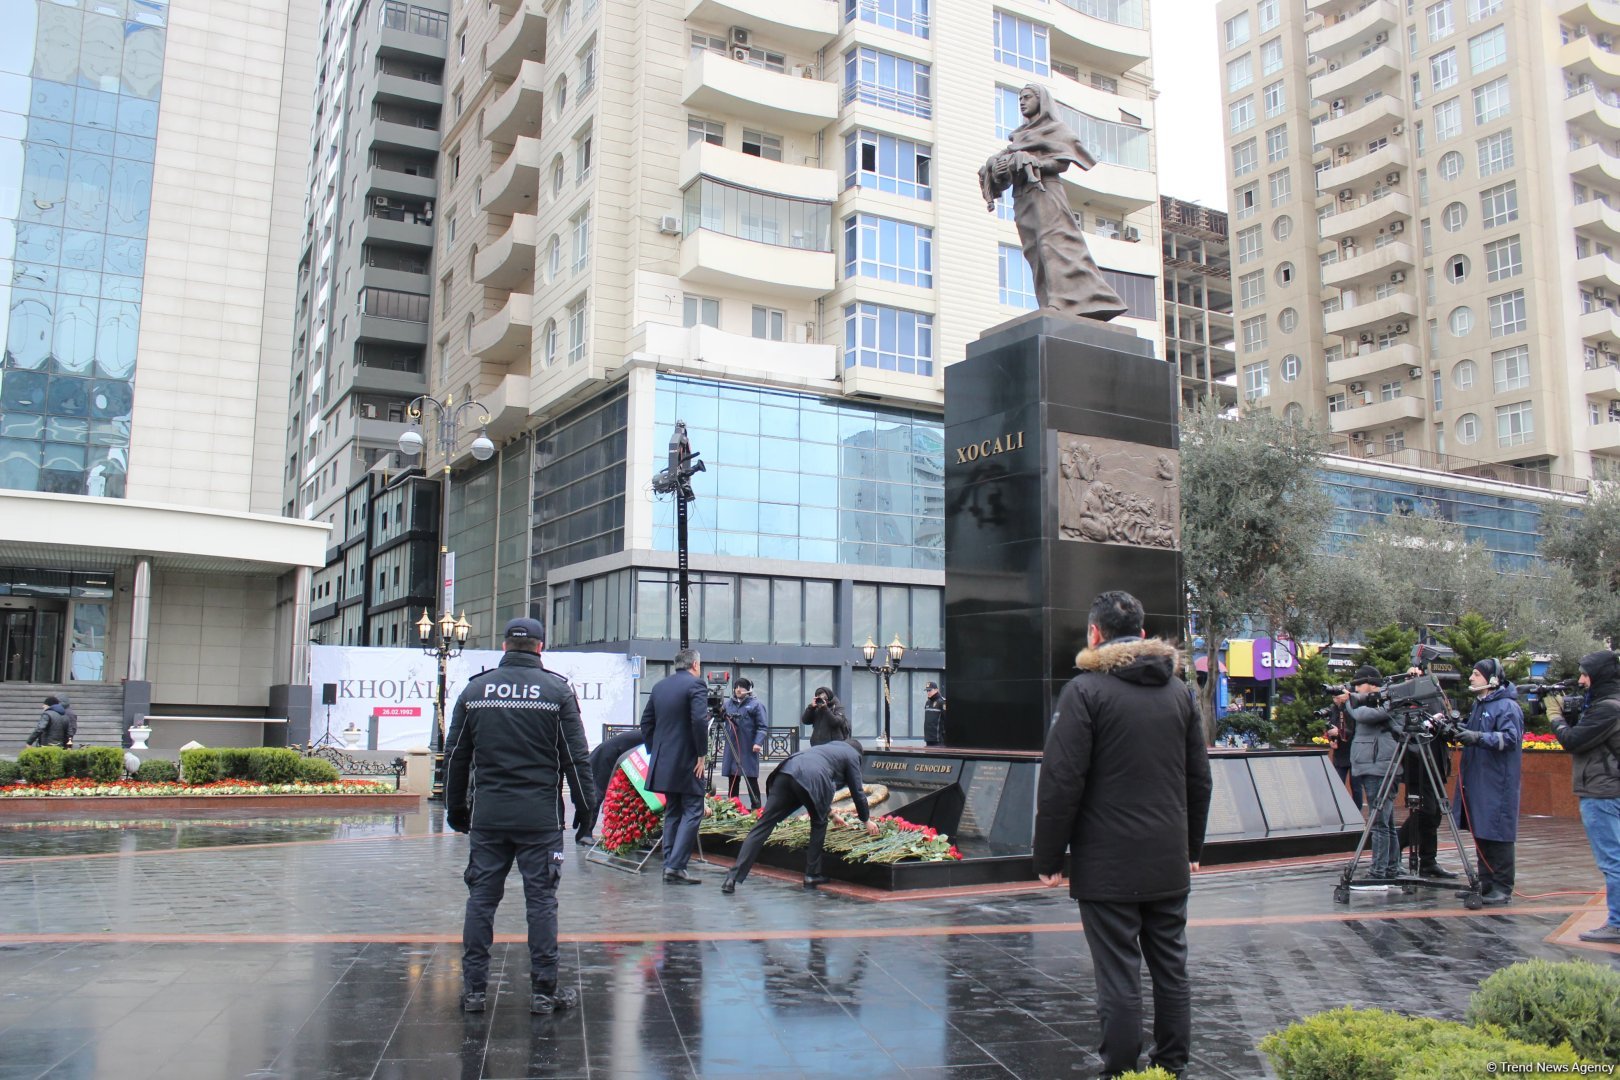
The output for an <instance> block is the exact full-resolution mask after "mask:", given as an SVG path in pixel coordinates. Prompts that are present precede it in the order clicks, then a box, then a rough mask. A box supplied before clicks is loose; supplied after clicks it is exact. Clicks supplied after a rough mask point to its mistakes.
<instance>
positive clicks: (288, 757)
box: [252, 746, 304, 784]
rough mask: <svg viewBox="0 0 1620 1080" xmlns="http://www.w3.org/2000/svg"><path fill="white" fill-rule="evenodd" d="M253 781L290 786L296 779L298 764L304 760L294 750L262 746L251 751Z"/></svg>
mask: <svg viewBox="0 0 1620 1080" xmlns="http://www.w3.org/2000/svg"><path fill="white" fill-rule="evenodd" d="M252 760H253V779H255V780H258V781H260V782H262V783H266V784H291V783H293V782H294V781H296V780H297V779H298V763H299V762H301V761H303V760H304V757H303V755H302V754H300V753H299V752H298V751H296V750H289V749H287V748H286V747H282V746H264V747H260V748H258V749H256V750H254V751H253V759H252Z"/></svg>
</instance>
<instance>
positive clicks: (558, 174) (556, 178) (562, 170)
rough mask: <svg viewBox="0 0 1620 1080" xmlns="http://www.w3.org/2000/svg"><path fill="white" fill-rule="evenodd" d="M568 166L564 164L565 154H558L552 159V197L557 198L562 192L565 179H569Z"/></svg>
mask: <svg viewBox="0 0 1620 1080" xmlns="http://www.w3.org/2000/svg"><path fill="white" fill-rule="evenodd" d="M567 176H568V167H567V166H566V165H564V164H563V156H562V155H561V154H558V155H557V156H556V157H555V158H553V159H552V161H551V197H552V198H553V199H555V198H556V197H557V196H559V195H561V194H562V189H563V181H564V180H565V179H567Z"/></svg>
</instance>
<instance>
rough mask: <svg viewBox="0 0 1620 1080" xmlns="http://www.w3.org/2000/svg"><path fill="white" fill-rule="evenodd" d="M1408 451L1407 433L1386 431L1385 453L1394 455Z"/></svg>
mask: <svg viewBox="0 0 1620 1080" xmlns="http://www.w3.org/2000/svg"><path fill="white" fill-rule="evenodd" d="M1405 449H1406V432H1404V431H1386V432H1385V433H1384V453H1386V454H1393V453H1394V452H1395V451H1397V450H1405Z"/></svg>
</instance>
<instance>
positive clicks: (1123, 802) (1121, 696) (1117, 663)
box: [1035, 638, 1211, 903]
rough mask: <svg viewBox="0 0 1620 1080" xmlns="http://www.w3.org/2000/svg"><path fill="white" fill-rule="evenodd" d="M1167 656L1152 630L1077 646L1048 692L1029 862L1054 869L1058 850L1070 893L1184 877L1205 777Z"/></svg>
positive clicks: (1114, 891) (1141, 896) (1199, 739)
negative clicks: (1059, 687) (1051, 704)
mask: <svg viewBox="0 0 1620 1080" xmlns="http://www.w3.org/2000/svg"><path fill="white" fill-rule="evenodd" d="M1177 657H1178V654H1177V651H1176V648H1175V646H1173V645H1171V644H1170V643H1169V642H1165V641H1159V640H1157V639H1144V638H1119V639H1116V640H1114V641H1110V642H1108V643H1107V644H1105V645H1102V646H1099V647H1098V648H1095V649H1086V650H1085V651H1083V652H1081V653H1080V655H1079V656H1078V657H1076V659H1075V666H1076V667H1078V668H1079V669H1080V674H1079V675H1076V676H1075V677H1074V678H1073V679H1072V680H1070V682H1069V685H1068V686H1066V687H1064V688H1063V693H1062V694H1061V695H1060V696H1059V697H1058V704H1057V710H1056V712H1054V713H1053V715H1052V726H1051V730H1050V731H1049V732H1048V733H1047V737H1046V753H1045V756H1044V758H1043V759H1042V762H1041V779H1040V788H1039V793H1038V795H1037V800H1036V817H1035V872H1036V873H1037V874H1055V873H1058V872H1059V871H1060V870H1061V869H1062V868H1063V853H1064V851H1065V850H1067V851H1068V852H1069V855H1070V860H1069V895H1070V896H1072V897H1074V898H1075V899H1076V900H1092V901H1105V902H1106V901H1113V902H1137V903H1140V902H1143V901H1148V900H1163V899H1168V898H1171V897H1175V896H1180V895H1183V894H1184V893H1186V892H1187V890H1188V889H1189V888H1190V887H1191V884H1192V878H1191V873H1190V869H1189V867H1188V863H1189V862H1196V861H1197V860H1198V857H1199V853H1200V852H1201V851H1202V849H1203V846H1204V825H1205V823H1206V821H1207V819H1208V817H1209V796H1210V786H1211V785H1210V773H1209V755H1208V749H1207V748H1206V746H1205V744H1204V727H1203V724H1202V722H1201V721H1200V720H1199V717H1198V711H1197V709H1196V707H1195V706H1194V705H1193V699H1192V695H1191V694H1190V693H1189V692H1188V690H1187V687H1186V686H1185V685H1184V684H1183V683H1182V682H1181V681H1180V680H1178V679H1176V678H1174V675H1175V669H1176V661H1177Z"/></svg>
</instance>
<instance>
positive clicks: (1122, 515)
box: [1058, 432, 1181, 549]
mask: <svg viewBox="0 0 1620 1080" xmlns="http://www.w3.org/2000/svg"><path fill="white" fill-rule="evenodd" d="M1058 466H1059V473H1060V476H1059V480H1058V484H1059V494H1058V535H1059V536H1061V537H1062V538H1063V539H1065V540H1086V541H1090V542H1092V543H1095V544H1125V545H1128V546H1130V547H1152V548H1167V549H1174V548H1176V547H1178V546H1179V545H1180V543H1181V459H1180V454H1179V453H1177V452H1176V451H1174V450H1165V449H1162V448H1160V447H1156V446H1142V445H1140V444H1137V443H1127V442H1120V441H1118V440H1117V439H1099V438H1094V437H1092V436H1088V435H1070V434H1068V433H1067V432H1059V433H1058Z"/></svg>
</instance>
